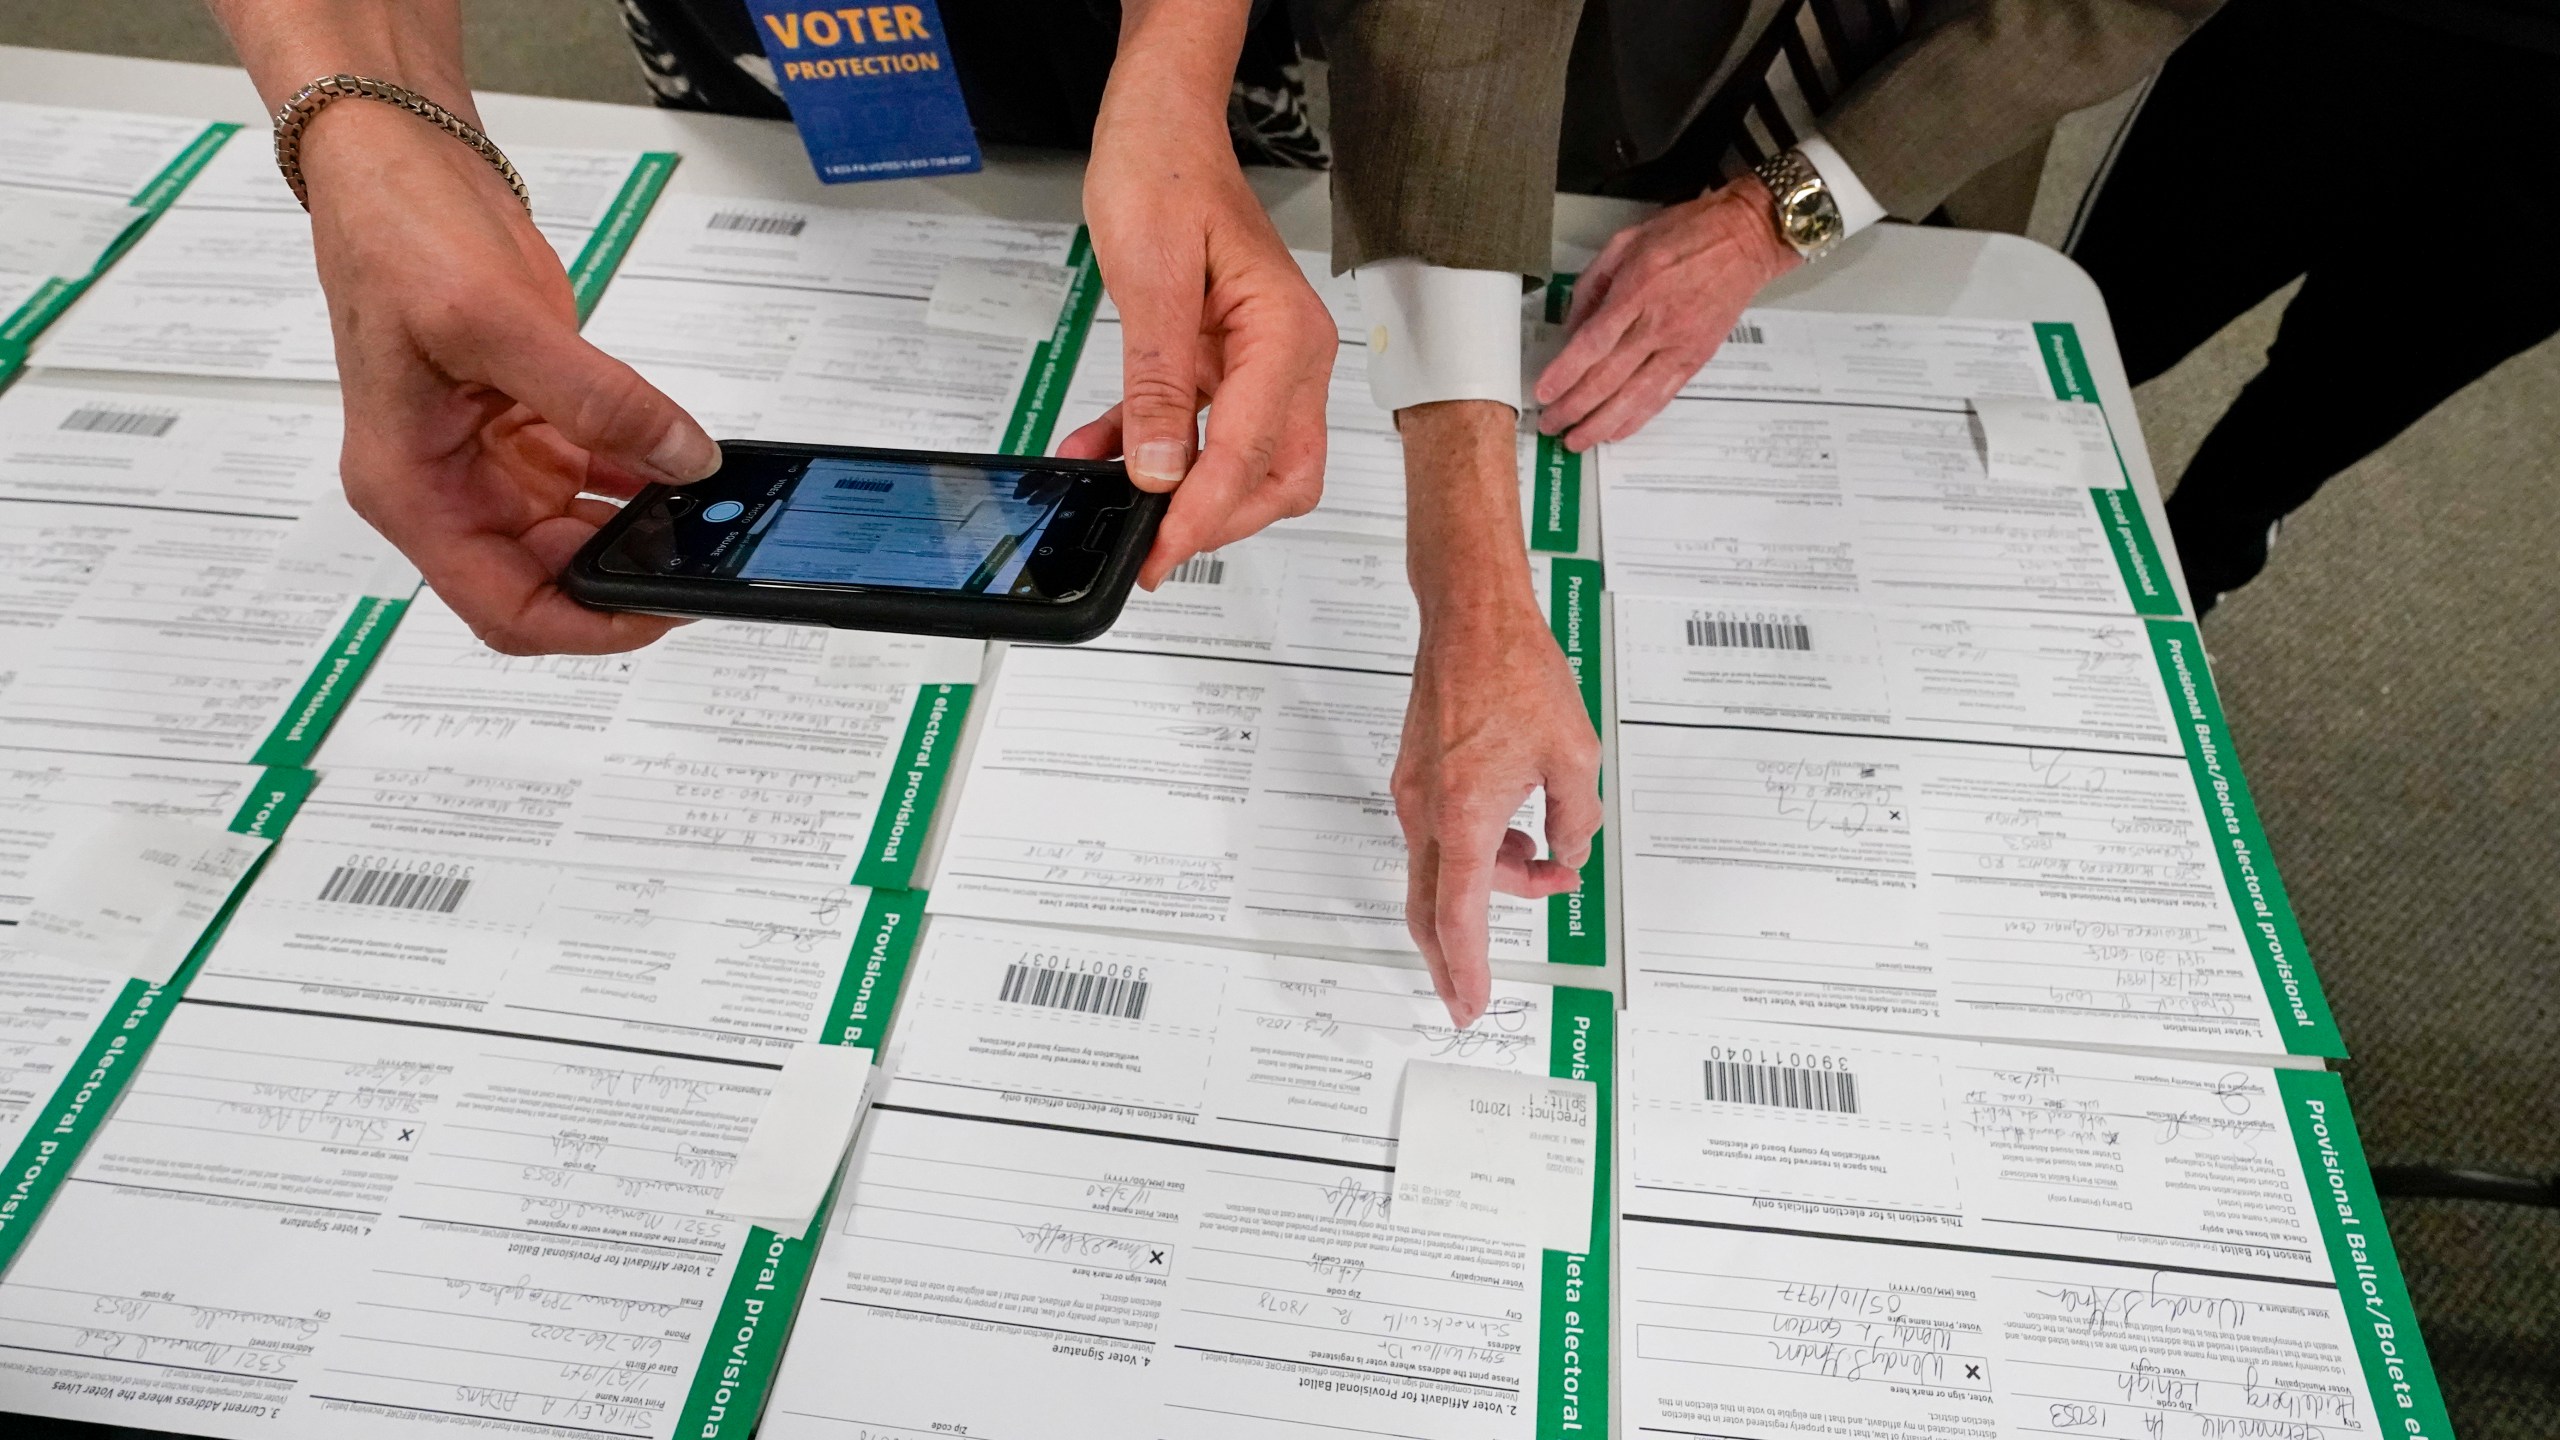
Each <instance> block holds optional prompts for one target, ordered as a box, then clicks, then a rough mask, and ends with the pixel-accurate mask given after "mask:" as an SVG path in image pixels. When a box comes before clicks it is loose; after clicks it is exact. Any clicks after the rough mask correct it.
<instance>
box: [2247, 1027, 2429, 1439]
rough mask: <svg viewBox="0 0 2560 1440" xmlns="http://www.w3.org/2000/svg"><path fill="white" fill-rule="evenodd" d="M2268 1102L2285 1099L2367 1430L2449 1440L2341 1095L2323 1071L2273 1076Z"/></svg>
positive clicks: (2413, 1313) (2342, 1425)
mask: <svg viewBox="0 0 2560 1440" xmlns="http://www.w3.org/2000/svg"><path fill="white" fill-rule="evenodd" d="M2276 1093H2278V1094H2279V1095H2282V1096H2283V1097H2284V1110H2285V1119H2286V1120H2287V1121H2288V1122H2289V1123H2290V1124H2291V1126H2292V1128H2293V1144H2294V1149H2295V1150H2296V1152H2298V1153H2299V1154H2300V1155H2301V1157H2302V1173H2303V1175H2304V1176H2305V1177H2306V1178H2308V1179H2309V1180H2310V1182H2311V1208H2312V1209H2313V1210H2315V1211H2317V1212H2318V1213H2319V1216H2320V1237H2321V1239H2322V1240H2323V1241H2325V1242H2326V1243H2327V1245H2328V1250H2329V1272H2330V1274H2332V1275H2334V1276H2336V1277H2337V1281H2338V1298H2339V1301H2340V1302H2341V1305H2342V1307H2343V1308H2344V1309H2345V1311H2346V1314H2347V1328H2348V1329H2349V1330H2350V1331H2352V1332H2354V1335H2355V1345H2356V1358H2357V1360H2359V1361H2361V1362H2362V1364H2363V1366H2364V1379H2365V1388H2366V1390H2367V1391H2368V1392H2369V1393H2370V1394H2371V1396H2372V1401H2373V1414H2374V1418H2375V1420H2376V1421H2377V1422H2378V1423H2377V1424H2376V1426H2375V1427H2374V1428H2375V1429H2376V1430H2377V1431H2379V1433H2381V1434H2384V1435H2393V1436H2398V1437H2401V1440H2453V1423H2452V1421H2451V1420H2449V1419H2448V1418H2446V1415H2445V1410H2444V1391H2443V1390H2442V1389H2441V1388H2440V1387H2439V1386H2438V1385H2437V1384H2436V1372H2435V1366H2434V1365H2433V1364H2431V1363H2430V1362H2429V1361H2428V1359H2427V1342H2426V1341H2425V1339H2424V1338H2422V1337H2421V1336H2420V1335H2419V1333H2418V1312H2417V1308H2416V1307H2415V1306H2413V1305H2412V1304H2410V1302H2409V1286H2408V1283H2407V1282H2406V1281H2404V1280H2403V1279H2402V1278H2401V1275H2400V1261H2399V1258H2398V1257H2397V1256H2396V1255H2395V1254H2394V1253H2393V1251H2392V1248H2391V1235H2390V1232H2389V1231H2388V1230H2386V1229H2384V1228H2383V1223H2382V1200H2381V1197H2380V1196H2378V1195H2376V1194H2374V1190H2373V1172H2372V1171H2370V1170H2368V1169H2366V1168H2365V1159H2364V1141H2363V1140H2362V1139H2361V1138H2360V1137H2359V1136H2358V1135H2357V1134H2356V1126H2355V1118H2354V1116H2353V1115H2352V1114H2351V1113H2350V1112H2349V1110H2348V1109H2347V1090H2346V1086H2344V1085H2343V1084H2341V1083H2339V1080H2338V1077H2337V1076H2335V1075H2332V1074H2330V1073H2329V1072H2328V1071H2326V1070H2279V1071H2277V1072H2276ZM2351 1418H2352V1417H2345V1416H2342V1417H2340V1419H2339V1423H2337V1424H2336V1425H2324V1426H2319V1427H2314V1426H2310V1425H2301V1426H2287V1427H2285V1428H2287V1429H2288V1430H2293V1431H2298V1432H2300V1433H2303V1434H2312V1433H2317V1431H2318V1430H2323V1429H2325V1430H2330V1431H2338V1430H2344V1429H2347V1428H2349V1421H2350V1419H2351ZM2356 1428H2359V1429H2361V1428H2363V1427H2356ZM2268 1433H2271V1434H2272V1433H2275V1432H2274V1431H2272V1430H2271V1431H2269V1432H2268Z"/></svg>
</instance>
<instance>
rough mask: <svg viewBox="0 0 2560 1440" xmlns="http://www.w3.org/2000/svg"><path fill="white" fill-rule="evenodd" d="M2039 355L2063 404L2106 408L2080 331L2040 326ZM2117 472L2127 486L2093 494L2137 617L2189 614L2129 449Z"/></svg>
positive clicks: (2120, 455) (2119, 454)
mask: <svg viewBox="0 0 2560 1440" xmlns="http://www.w3.org/2000/svg"><path fill="white" fill-rule="evenodd" d="M2035 332H2036V353H2037V354H2039V355H2041V356H2043V357H2044V373H2045V378H2046V379H2047V380H2049V381H2050V382H2052V385H2053V397H2054V398H2055V399H2057V400H2079V401H2084V402H2086V403H2088V404H2091V405H2098V406H2099V408H2100V411H2101V413H2103V412H2104V410H2105V407H2104V406H2103V405H2101V404H2100V402H2099V400H2098V386H2097V381H2096V380H2095V379H2094V378H2092V377H2091V375H2090V373H2089V357H2088V355H2087V354H2086V353H2084V352H2083V351H2082V350H2081V348H2080V332H2079V331H2078V330H2077V329H2075V328H2074V327H2073V326H2071V325H2070V324H2068V323H2066V322H2062V321H2044V322H2040V323H2038V324H2037V325H2036V327H2035ZM2107 443H2109V444H2110V445H2114V444H2115V440H2114V434H2113V422H2112V421H2110V422H2109V436H2108V442H2107ZM2116 473H2117V474H2118V475H2120V476H2122V477H2123V478H2124V484H2123V485H2122V486H2121V487H2119V488H2115V489H2107V490H2092V491H2090V492H2089V499H2090V501H2091V503H2093V504H2095V505H2096V506H2097V507H2098V525H2099V527H2100V528H2101V529H2103V530H2105V531H2106V532H2107V545H2108V548H2109V549H2110V550H2111V551H2113V552H2114V554H2115V557H2116V573H2117V575H2118V576H2119V577H2121V578H2122V579H2123V581H2124V593H2125V594H2126V596H2127V597H2129V598H2130V599H2131V600H2132V601H2133V612H2134V613H2135V614H2137V615H2183V614H2185V613H2186V607H2184V606H2182V605H2180V604H2179V603H2178V592H2177V590H2176V589H2175V588H2174V587H2173V586H2171V585H2170V583H2169V571H2168V568H2167V567H2166V566H2164V565H2163V564H2162V563H2161V561H2160V544H2159V542H2158V541H2157V540H2154V539H2153V538H2152V535H2151V522H2149V521H2148V520H2145V519H2143V518H2142V502H2141V501H2140V500H2139V499H2137V498H2135V496H2134V493H2133V472H2132V471H2130V470H2128V469H2126V468H2125V463H2124V447H2123V446H2121V445H2117V446H2116Z"/></svg>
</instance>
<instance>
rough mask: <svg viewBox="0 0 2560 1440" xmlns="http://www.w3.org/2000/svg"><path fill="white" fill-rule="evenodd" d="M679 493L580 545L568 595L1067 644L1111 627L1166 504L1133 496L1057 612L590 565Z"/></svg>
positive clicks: (827, 449) (639, 502)
mask: <svg viewBox="0 0 2560 1440" xmlns="http://www.w3.org/2000/svg"><path fill="white" fill-rule="evenodd" d="M720 448H721V449H722V451H724V452H729V453H739V454H743V453H746V452H749V451H760V452H764V453H769V454H783V455H840V456H851V457H857V458H862V459H871V460H905V461H919V462H922V463H925V464H938V465H977V466H987V467H993V468H1012V469H1019V468H1022V467H1023V466H1025V465H1037V466H1038V467H1039V468H1041V469H1045V470H1063V471H1066V472H1069V473H1071V474H1078V473H1080V474H1093V475H1109V476H1113V477H1115V478H1118V477H1121V476H1123V475H1125V473H1126V472H1125V471H1123V470H1122V469H1121V467H1120V462H1119V461H1117V460H1053V459H1046V458H1043V457H1039V456H1031V455H962V454H957V453H952V452H948V451H938V450H880V449H872V448H869V447H865V446H858V445H779V444H774V443H772V442H769V441H758V440H724V441H722V442H720ZM675 488H677V487H674V486H667V485H652V486H650V487H649V488H648V489H646V490H643V491H641V492H640V493H639V494H638V495H637V496H635V497H633V499H632V501H631V503H630V504H628V505H626V506H625V507H623V511H622V513H621V514H619V515H616V516H615V517H614V518H613V519H611V520H608V521H606V522H605V524H604V528H602V529H600V530H598V531H597V532H596V534H595V538H593V539H591V540H589V541H588V542H587V543H586V544H585V545H584V546H583V547H581V548H580V549H579V551H578V553H577V555H576V556H575V557H574V558H573V559H571V560H570V562H569V568H568V569H567V570H566V571H565V572H563V573H562V574H561V576H560V588H561V589H562V590H563V591H565V592H566V593H567V594H568V596H569V598H571V599H573V600H576V601H578V602H579V603H580V604H583V605H593V606H595V607H597V608H598V609H603V610H637V611H641V612H643V613H646V614H651V615H672V616H677V617H680V618H684V619H708V620H764V621H774V622H779V623H781V624H786V625H825V626H829V627H831V628H834V629H838V630H887V631H895V632H899V633H902V634H909V635H956V636H959V637H961V638H963V639H971V640H1028V641H1034V642H1037V643H1040V644H1047V645H1074V644H1078V643H1080V642H1082V641H1086V640H1091V639H1093V638H1094V637H1096V636H1098V635H1100V634H1102V633H1103V632H1104V631H1106V630H1109V629H1110V628H1111V626H1112V624H1113V622H1115V621H1117V620H1118V619H1119V618H1120V607H1121V606H1123V605H1125V604H1127V603H1128V599H1129V587H1130V586H1131V585H1134V584H1136V583H1137V579H1138V567H1139V565H1140V564H1141V563H1142V562H1143V561H1144V560H1145V559H1146V554H1147V546H1148V543H1149V542H1151V541H1152V540H1153V539H1154V538H1155V533H1156V523H1157V522H1158V521H1159V520H1162V519H1163V518H1164V511H1165V505H1166V504H1167V502H1168V500H1169V498H1170V497H1168V496H1164V495H1158V494H1152V493H1149V492H1147V491H1143V490H1142V491H1140V492H1138V505H1137V509H1136V511H1135V513H1134V514H1133V516H1132V517H1131V521H1130V525H1129V528H1128V530H1127V531H1124V532H1123V534H1124V539H1123V543H1121V544H1120V545H1119V546H1118V547H1117V548H1115V549H1114V550H1113V551H1112V552H1111V554H1110V557H1109V558H1108V559H1106V560H1105V561H1104V562H1103V566H1102V570H1101V572H1100V573H1099V574H1097V575H1095V577H1094V581H1093V585H1092V587H1091V588H1090V589H1088V590H1086V591H1085V593H1084V595H1083V596H1082V597H1080V598H1078V599H1076V600H1073V601H1070V602H1068V603H1066V604H1063V605H1056V604H1047V603H1042V602H1035V601H1025V600H1016V599H1013V598H1011V597H1009V596H1003V595H992V596H990V595H968V596H961V595H937V594H930V593H926V592H922V591H913V590H888V589H882V590H849V589H841V588H837V587H833V586H817V585H789V584H777V583H774V582H770V581H767V582H760V583H757V584H753V585H747V584H738V583H733V582H728V581H701V580H682V579H666V578H662V577H659V576H654V575H616V574H609V573H607V572H605V571H604V570H601V569H599V568H597V564H596V560H597V557H599V556H601V555H602V554H603V553H604V552H605V549H606V547H608V546H610V545H611V544H612V543H613V540H614V537H615V536H616V535H618V534H619V533H620V532H621V531H622V529H623V528H624V527H625V526H626V525H628V524H629V523H630V522H631V519H632V517H634V516H637V515H639V514H641V513H642V508H643V507H644V506H646V505H648V504H649V503H651V502H652V501H654V500H656V499H657V498H658V496H660V495H662V494H666V493H668V492H669V491H671V490H673V489H675Z"/></svg>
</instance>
